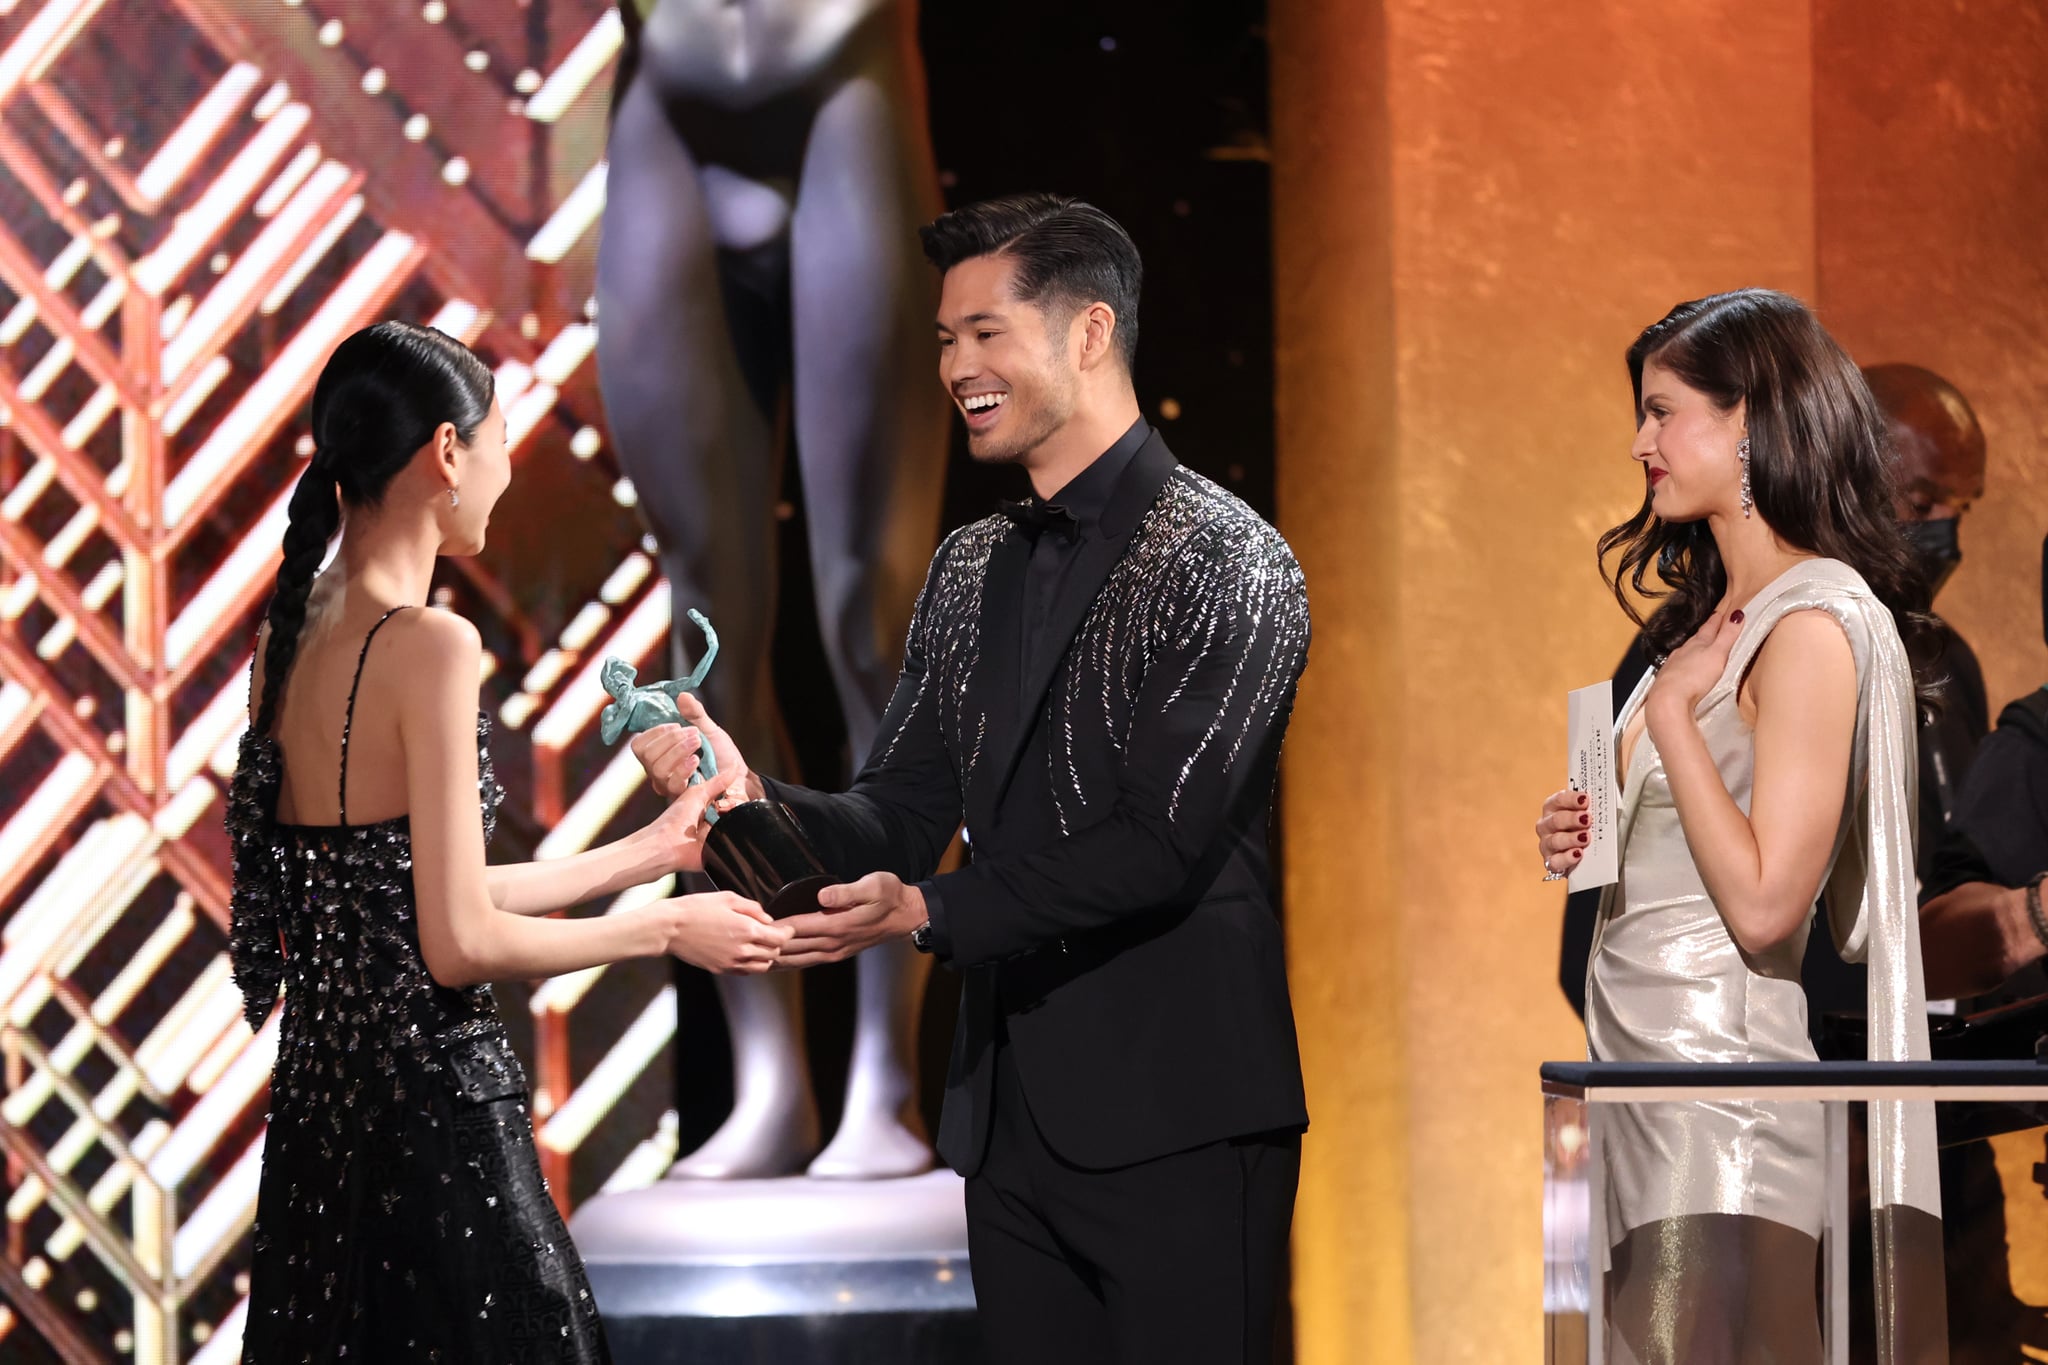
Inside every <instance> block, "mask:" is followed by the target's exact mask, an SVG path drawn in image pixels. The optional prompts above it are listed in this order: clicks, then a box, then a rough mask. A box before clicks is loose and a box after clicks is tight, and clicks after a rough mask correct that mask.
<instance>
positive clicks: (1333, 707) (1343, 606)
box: [1271, 0, 1814, 1365]
mask: <svg viewBox="0 0 2048 1365" xmlns="http://www.w3.org/2000/svg"><path fill="white" fill-rule="evenodd" d="M1271 36H1272V43H1273V62H1274V70H1273V123H1274V154H1275V155H1274V212H1275V248H1276V306H1277V310H1278V316H1277V330H1278V337H1279V353H1278V357H1277V364H1278V373H1277V384H1278V404H1279V508H1280V519H1281V527H1282V529H1283V530H1284V531H1285V532H1286V533H1287V535H1288V537H1289V539H1290V540H1291V541H1292V542H1293V544H1294V547H1295V549H1296V551H1297V552H1298V553H1299V554H1300V556H1301V559H1302V562H1303V565H1304V567H1305V569H1306V571H1307V574H1308V583H1309V598H1310V604H1311V610H1312V612H1313V614H1314V618H1315V630H1316V635H1315V642H1314V645H1313V647H1312V650H1311V655H1310V662H1309V670H1308V675H1307V678H1306V680H1305V682H1304V685H1303V689H1302V697H1301V702H1300V706H1299V709H1298V710H1297V712H1296V715H1295V719H1294V722H1293V727H1292V732H1291V735H1290V743H1289V746H1288V750H1287V758H1286V765H1285V784H1286V785H1285V793H1284V800H1285V809H1286V839H1287V843H1286V869H1287V888H1286V891H1287V907H1288V932H1289V940H1290V966H1291V971H1292V977H1293V983H1294V991H1295V1008H1296V1014H1297V1018H1298V1019H1299V1021H1300V1026H1301V1034H1302V1051H1303V1058H1304V1063H1305V1065H1306V1068H1307V1071H1308V1083H1309V1108H1310V1113H1311V1115H1312V1118H1313V1122H1314V1127H1313V1128H1312V1129H1311V1130H1310V1133H1309V1136H1308V1141H1307V1146H1306V1150H1305V1157H1304V1168H1303V1176H1302V1190H1301V1199H1300V1203H1299V1207H1298V1212H1297V1215H1296V1225H1295V1229H1296V1230H1295V1260H1296V1271H1295V1312H1296V1324H1297V1337H1298V1340H1299V1342H1300V1359H1301V1360H1302V1361H1303V1362H1307V1363H1308V1365H1353V1363H1354V1362H1363V1361H1374V1362H1381V1361H1385V1362H1398V1361H1404V1360H1412V1361H1416V1362H1426V1363H1427V1365H1456V1363H1458V1362H1474V1363H1475V1365H1477V1363H1478V1362H1485V1365H1494V1362H1498V1361H1505V1360H1515V1361H1523V1360H1539V1359H1541V1351H1542V1338H1541V1328H1542V1306H1541V1292H1540V1286H1541V1268H1542V1256H1541V1223H1540V1200H1539V1195H1540V1189H1539V1182H1540V1174H1541V1164H1540V1150H1539V1138H1540V1127H1541V1124H1540V1103H1539V1100H1538V1095H1537V1088H1536V1068H1537V1065H1538V1063H1539V1062H1541V1061H1544V1060H1546V1059H1551V1058H1559V1057H1572V1056H1577V1055H1583V1046H1584V1044H1583V1035H1582V1033H1581V1032H1580V1030H1579V1028H1578V1026H1577V1024H1576V1021H1574V1020H1573V1019H1572V1017H1571V1014H1570V1011H1569V1009H1568V1008H1567V1007H1566V1005H1565V1003H1564V1000H1563V998H1562V996H1561V995H1560V993H1559V991H1558V989H1557V985H1556V962H1557V942H1558V928H1559V910H1560V902H1561V901H1562V896H1561V895H1559V894H1558V890H1557V888H1555V887H1549V886H1545V885H1543V884H1542V883H1541V882H1540V880H1539V877H1540V873H1539V872H1538V870H1537V860H1536V857H1535V854H1534V851H1533V849H1534V846H1533V841H1532V838H1531V834H1530V827H1531V825H1532V823H1533V821H1534V818H1535V814H1536V808H1537V804H1538V802H1539V801H1540V799H1541V798H1542V796H1543V795H1544V794H1546V793H1547V792H1549V791H1551V790H1552V789H1554V788H1556V787H1557V786H1559V785H1561V782H1562V777H1563V766H1564V755H1563V748H1564V696H1563V694H1564V692H1565V690H1566V689H1567V688H1569V687H1573V686H1578V685H1581V684H1584V683H1588V682H1592V681H1595V680H1597V679H1599V678H1601V677H1604V676H1606V674H1607V673H1608V671H1609V670H1610V669H1611V668H1612V667H1613V664H1614V662H1615V660H1616V659H1617V658H1619V656H1620V654H1621V651H1622V648H1623V646H1624V644H1625V643H1626V641H1627V638H1628V633H1629V632H1628V627H1627V625H1626V623H1625V621H1624V619H1623V618H1622V617H1621V615H1620V613H1619V611H1618V610H1617V609H1616V607H1615V605H1614V603H1613V601H1612V599H1611V598H1610V597H1609V596H1607V594H1606V590H1605V589H1604V587H1603V586H1602V584H1601V582H1600V580H1599V578H1598V576H1597V575H1596V573H1595V571H1594V567H1593V556H1592V546H1593V541H1594V539H1595V537H1596V536H1597V535H1598V534H1599V532H1600V531H1601V530H1603V529H1605V528H1606V527H1607V526H1609V525H1611V524H1613V523H1614V522H1617V521H1619V520H1620V519H1621V518H1622V517H1623V516H1625V515H1626V514H1627V513H1628V512H1629V511H1630V510H1632V509H1633V507H1634V506H1635V505H1636V503H1637V501H1638V500H1639V498H1640V496H1641V484H1640V481H1639V475H1638V474H1637V471H1636V470H1635V468H1634V467H1633V466H1632V465H1631V464H1630V463H1629V462H1628V460H1627V458H1626V452H1627V448H1628V443H1629V436H1630V414H1629V391H1628V383H1627V375H1626V371H1625V370H1624V369H1623V367H1622V363H1621V354H1622V351H1623V349H1624V348H1625V347H1626V345H1627V343H1628V342H1629V341H1630V340H1631V339H1632V338H1633V336H1634V334H1635V332H1636V331H1637V330H1638V329H1639V328H1641V327H1642V326H1643V325H1645V324H1646V323H1648V322H1651V321H1653V320H1654V319H1655V318H1657V317H1659V316H1661V315H1662V313H1663V312H1664V311H1665V310H1666V309H1667V308H1668V307H1669V306H1670V305H1671V304H1673V303H1676V302H1678V301H1679V300H1681V299H1685V298H1692V297H1695V296H1698V295H1700V294H1705V293H1710V292H1713V291H1715V290H1719V289H1727V288H1732V287H1736V286H1740V285H1747V284H1766V285H1773V286H1777V287H1780V288H1785V289H1790V290H1793V291H1795V292H1799V293H1802V294H1808V295H1810V294H1811V293H1812V289H1813V282H1814V281H1813V259H1814V253H1813V199H1812V186H1813V176H1812V155H1813V153H1812V121H1811V113H1812V111H1811V95H1810V91H1811V80H1810V72H1811V53H1810V36H1811V35H1810V30H1809V23H1808V15H1807V12H1806V7H1805V6H1786V5H1783V4H1781V3H1778V0H1725V3H1722V4H1717V5H1714V6H1711V7H1708V6H1677V7H1663V8H1658V7H1651V8H1645V7H1643V6H1640V5H1635V4H1625V3H1622V2H1621V0H1582V2H1581V3H1573V4H1563V5H1547V6H1538V5H1522V6H1500V5H1496V4H1491V3H1487V2H1486V0H1426V2H1425V0H1370V2H1369V3H1368V2H1362V0H1276V3H1275V5H1274V7H1273V12H1272V23H1271Z"/></svg>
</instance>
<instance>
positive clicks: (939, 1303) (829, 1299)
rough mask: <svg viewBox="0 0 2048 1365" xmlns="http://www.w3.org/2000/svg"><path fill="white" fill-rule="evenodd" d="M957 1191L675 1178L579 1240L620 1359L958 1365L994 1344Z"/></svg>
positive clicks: (935, 1181) (922, 1184) (622, 1202)
mask: <svg viewBox="0 0 2048 1365" xmlns="http://www.w3.org/2000/svg"><path fill="white" fill-rule="evenodd" d="M963 1192H964V1187H963V1184H962V1182H961V1180H960V1178H959V1177H958V1176H956V1175H954V1174H953V1173H952V1172H950V1171H944V1170H940V1171H932V1172H929V1173H927V1174H925V1175H919V1176H912V1177H910V1178H909V1179H905V1180H846V1181H839V1180H809V1179H804V1178H802V1177H795V1178H791V1179H786V1180H663V1181H659V1182H657V1183H655V1184H654V1185H651V1186H649V1187H647V1188H646V1189H640V1190H631V1191H627V1192H625V1193H622V1194H608V1195H599V1196H598V1197H597V1198H595V1199H593V1200H591V1201H590V1202H589V1203H587V1204H585V1205H584V1206H583V1207H582V1208H580V1209H578V1210H577V1211H576V1216H575V1217H574V1219H572V1220H571V1222H570V1232H571V1234H572V1235H573V1236H574V1237H575V1239H576V1246H577V1249H578V1250H579V1251H580V1252H581V1253H582V1255H583V1260H584V1264H585V1265H586V1266H588V1267H589V1270H590V1283H591V1290H592V1292H593V1293H594V1294H596V1296H597V1303H598V1308H599V1310H600V1311H601V1312H602V1313H603V1314H604V1323H605V1333H606V1335H607V1336H608V1337H609V1338H610V1340H611V1347H612V1354H613V1355H614V1356H615V1357H616V1358H617V1359H619V1360H621V1361H628V1360H630V1361H634V1362H636V1365H637V1363H638V1362H643V1361H644V1362H649V1365H655V1363H656V1362H665V1361H671V1360H673V1361H677V1362H688V1363H689V1365H724V1362H727V1361H731V1362H740V1361H747V1362H752V1361H758V1360H802V1361H805V1362H807V1363H809V1365H953V1363H954V1362H965V1361H970V1360H975V1359H978V1358H979V1357H980V1354H981V1342H980V1336H979V1332H978V1329H977V1327H976V1324H975V1318H974V1285H973V1281H972V1280H971V1279H970V1277H969V1275H968V1269H967V1219H966V1212H965V1205H964V1199H963Z"/></svg>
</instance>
